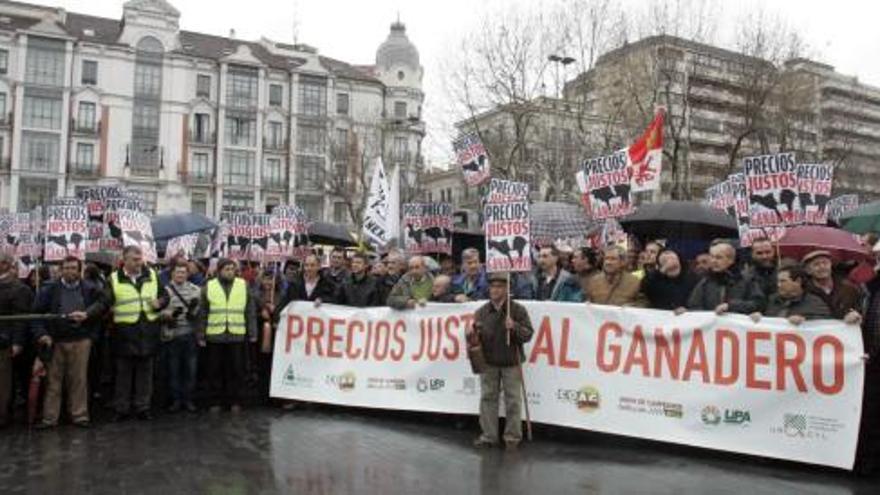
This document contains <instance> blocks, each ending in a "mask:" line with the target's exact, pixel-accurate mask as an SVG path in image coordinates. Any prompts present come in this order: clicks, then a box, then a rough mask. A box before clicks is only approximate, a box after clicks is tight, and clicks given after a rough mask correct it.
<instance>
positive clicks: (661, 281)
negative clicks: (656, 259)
mask: <svg viewBox="0 0 880 495" xmlns="http://www.w3.org/2000/svg"><path fill="white" fill-rule="evenodd" d="M698 281H699V279H698V278H697V277H696V276H695V275H693V274H692V273H690V272H686V271H682V272H681V273H680V274H679V275H678V276H677V277H669V276H667V275H664V274H662V273H660V272H659V271H656V270H654V271H650V272H648V273H647V274H646V275H645V278H644V279H643V280H642V293H643V294H644V295H645V298H646V299H647V300H648V307H649V308H653V309H667V310H674V309H676V308H686V307H687V302H688V297H690V295H691V291H693V290H694V286H696V285H697V282H698Z"/></svg>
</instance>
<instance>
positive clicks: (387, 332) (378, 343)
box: [373, 320, 391, 361]
mask: <svg viewBox="0 0 880 495" xmlns="http://www.w3.org/2000/svg"><path fill="white" fill-rule="evenodd" d="M383 335H384V336H385V339H384V340H385V343H384V345H383V344H382V340H383V339H382V336H383ZM390 344H391V324H390V323H388V322H387V321H384V320H382V321H379V322H376V338H375V340H374V341H373V357H374V358H375V359H376V361H384V360H385V358H387V357H388V347H389V345H390Z"/></svg>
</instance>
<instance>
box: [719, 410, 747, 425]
mask: <svg viewBox="0 0 880 495" xmlns="http://www.w3.org/2000/svg"><path fill="white" fill-rule="evenodd" d="M751 422H752V415H751V413H750V412H749V411H740V410H738V409H725V410H724V423H725V424H729V425H745V424H748V423H751Z"/></svg>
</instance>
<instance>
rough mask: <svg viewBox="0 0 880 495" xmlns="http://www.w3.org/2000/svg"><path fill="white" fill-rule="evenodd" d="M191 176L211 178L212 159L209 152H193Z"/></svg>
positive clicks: (194, 177) (204, 178)
mask: <svg viewBox="0 0 880 495" xmlns="http://www.w3.org/2000/svg"><path fill="white" fill-rule="evenodd" d="M189 176H190V178H193V179H202V180H207V179H210V178H211V160H210V157H209V156H208V154H207V153H193V160H192V169H191V170H190V171H189Z"/></svg>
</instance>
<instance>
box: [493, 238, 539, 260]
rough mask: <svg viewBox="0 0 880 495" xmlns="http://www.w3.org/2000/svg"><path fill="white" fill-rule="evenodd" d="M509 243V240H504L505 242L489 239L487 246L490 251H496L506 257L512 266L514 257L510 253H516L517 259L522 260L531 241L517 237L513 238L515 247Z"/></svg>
mask: <svg viewBox="0 0 880 495" xmlns="http://www.w3.org/2000/svg"><path fill="white" fill-rule="evenodd" d="M508 241H509V239H504V240H503V241H496V240H492V239H489V240H488V241H486V244H487V246H488V247H489V249H490V250H493V251H496V252H498V253H500V254H501V255H503V256H506V257H507V259H508V260H509V261H510V264H511V266H512V265H513V257H512V256H511V255H510V253H516V254H517V258H522V257H523V254H524V252H525V249H526V247H527V246H528V245H529V241H528V240H527V239H526V238H525V237H520V236H516V237H514V238H513V245H511V244H510V243H508Z"/></svg>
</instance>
